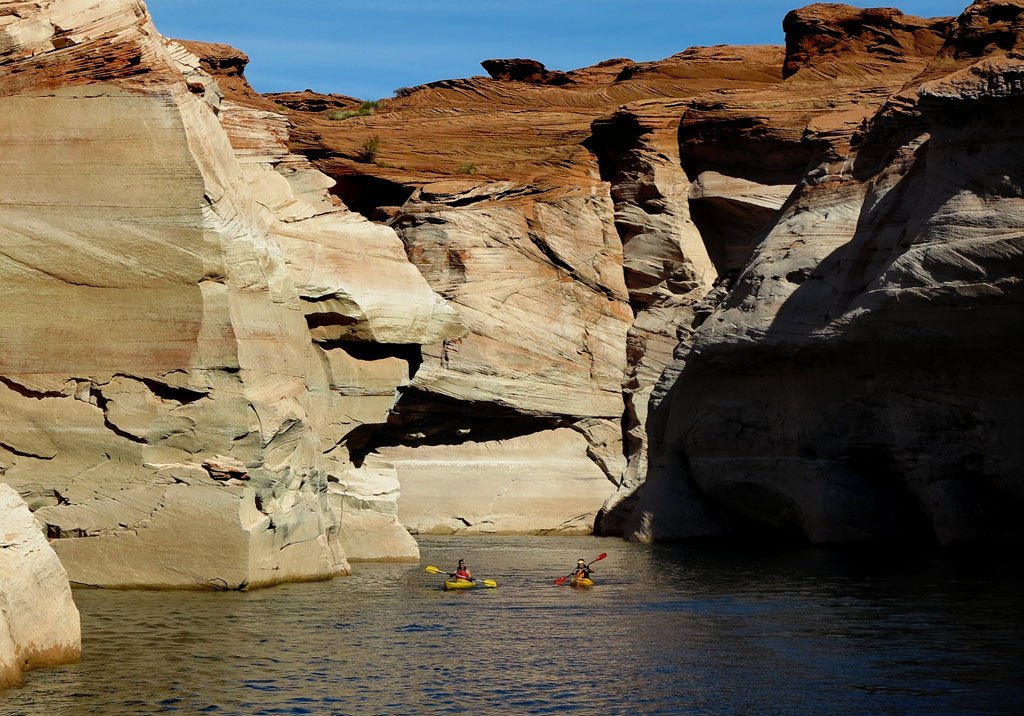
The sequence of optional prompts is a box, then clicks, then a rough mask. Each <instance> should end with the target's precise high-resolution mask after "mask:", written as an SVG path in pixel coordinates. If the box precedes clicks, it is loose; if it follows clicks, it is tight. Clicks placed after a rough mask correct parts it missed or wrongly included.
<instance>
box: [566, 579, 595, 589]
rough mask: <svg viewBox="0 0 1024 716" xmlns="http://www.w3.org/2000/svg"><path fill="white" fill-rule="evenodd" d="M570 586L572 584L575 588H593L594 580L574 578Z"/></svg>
mask: <svg viewBox="0 0 1024 716" xmlns="http://www.w3.org/2000/svg"><path fill="white" fill-rule="evenodd" d="M570 584H572V586H574V587H593V586H594V580H593V579H588V578H586V577H573V578H572V582H570Z"/></svg>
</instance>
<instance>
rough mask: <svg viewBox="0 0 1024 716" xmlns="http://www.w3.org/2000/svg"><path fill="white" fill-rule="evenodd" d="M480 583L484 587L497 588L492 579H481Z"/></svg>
mask: <svg viewBox="0 0 1024 716" xmlns="http://www.w3.org/2000/svg"><path fill="white" fill-rule="evenodd" d="M480 582H481V583H482V584H483V585H484V586H485V587H497V586H498V583H497V582H495V581H494V580H493V579H481V580H480Z"/></svg>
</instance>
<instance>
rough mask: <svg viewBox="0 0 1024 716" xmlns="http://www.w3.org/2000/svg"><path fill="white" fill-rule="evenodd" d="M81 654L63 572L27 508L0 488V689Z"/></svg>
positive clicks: (8, 490) (7, 489) (6, 488)
mask: <svg viewBox="0 0 1024 716" xmlns="http://www.w3.org/2000/svg"><path fill="white" fill-rule="evenodd" d="M81 652H82V632H81V627H80V625H79V620H78V609H77V608H76V607H75V603H74V601H72V599H71V587H70V585H69V584H68V576H67V573H66V572H65V571H64V568H63V567H62V566H61V564H60V560H58V559H57V555H56V554H55V553H54V551H53V549H51V548H50V546H49V545H48V544H47V543H46V538H45V537H44V535H43V533H42V530H41V527H40V525H39V523H38V522H36V521H35V520H34V519H33V518H32V513H31V512H29V509H28V506H27V505H26V504H25V503H24V501H23V500H22V499H21V498H20V497H19V496H18V494H17V493H16V492H15V491H14V490H13V489H12V488H11V487H9V486H8V485H4V484H0V689H3V688H6V687H8V686H13V685H15V684H17V683H19V682H20V681H21V675H22V672H24V671H27V670H28V669H34V668H36V667H39V666H50V665H55V664H68V663H73V662H76V661H78V659H79V656H80V655H81Z"/></svg>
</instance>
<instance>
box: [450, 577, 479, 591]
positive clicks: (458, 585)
mask: <svg viewBox="0 0 1024 716" xmlns="http://www.w3.org/2000/svg"><path fill="white" fill-rule="evenodd" d="M475 586H476V582H470V581H467V580H465V579H456V580H454V581H451V582H450V581H448V580H447V579H446V580H444V588H445V589H469V588H470V587H475Z"/></svg>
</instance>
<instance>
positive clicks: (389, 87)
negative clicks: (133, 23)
mask: <svg viewBox="0 0 1024 716" xmlns="http://www.w3.org/2000/svg"><path fill="white" fill-rule="evenodd" d="M147 4H148V6H149V10H150V12H151V14H152V15H153V18H154V20H155V22H156V26H157V29H159V30H160V32H161V33H162V34H164V35H166V36H168V37H178V38H183V39H188V40H205V41H208V42H224V43H227V44H229V45H233V46H234V47H237V48H239V49H240V50H243V51H244V52H245V53H246V54H248V55H249V58H250V60H251V61H250V64H249V67H248V68H247V69H246V73H245V74H246V77H247V78H248V79H249V82H250V83H251V84H252V85H253V86H254V87H255V88H256V89H257V90H258V91H260V92H277V91H286V90H302V89H306V88H310V89H314V90H316V91H318V92H339V93H341V94H347V95H352V96H355V97H360V98H362V99H378V98H380V97H390V96H391V94H392V92H393V90H395V89H396V88H398V87H409V86H412V85H417V84H423V83H425V82H432V81H434V80H441V79H450V78H455V77H469V76H472V75H480V74H484V71H483V69H482V68H481V67H480V61H481V60H485V59H489V58H496V57H530V58H533V59H536V60H540V61H541V62H543V63H544V64H545V65H547V67H548V68H549V69H559V70H571V69H575V68H577V67H585V66H586V65H591V64H594V63H596V62H600V61H601V60H606V59H610V58H612V57H629V58H631V59H633V60H638V61H643V60H656V59H661V58H663V57H668V56H669V55H673V54H675V53H677V52H681V51H683V50H685V49H686V48H687V47H690V46H693V45H717V44H722V43H726V44H737V45H739V44H743V45H750V44H776V43H777V44H782V43H783V42H784V37H783V34H782V18H783V17H784V16H785V14H786V12H788V11H789V10H790V9H792V8H794V7H799V6H800V5H801V4H806V3H801V2H799V0H710V2H709V1H708V0H586V1H584V0H361V1H355V0H293V1H292V2H282V0H247V1H245V2H239V1H238V0H147ZM968 4H970V0H903V1H902V2H900V0H891V1H889V2H879V3H875V4H872V5H871V6H878V5H884V6H890V7H892V6H896V7H899V8H900V9H901V10H902V11H903V12H905V13H908V14H912V15H923V16H926V17H933V16H938V15H958V14H960V12H961V11H962V10H963V8H964V7H966V6H967V5H968Z"/></svg>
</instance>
